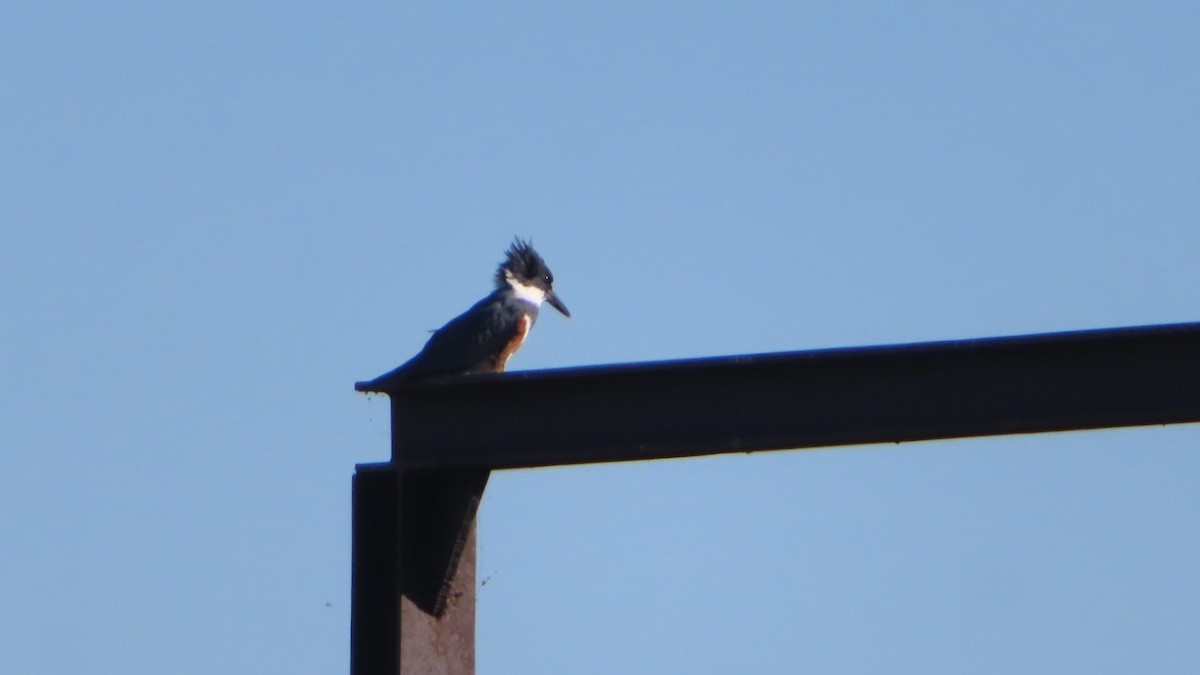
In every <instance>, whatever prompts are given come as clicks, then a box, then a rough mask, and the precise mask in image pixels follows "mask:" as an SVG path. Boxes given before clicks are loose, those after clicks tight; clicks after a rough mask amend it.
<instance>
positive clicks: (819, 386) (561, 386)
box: [360, 323, 1200, 469]
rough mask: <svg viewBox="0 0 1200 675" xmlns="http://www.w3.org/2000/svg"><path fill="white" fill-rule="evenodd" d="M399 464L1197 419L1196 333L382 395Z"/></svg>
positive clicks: (557, 459)
mask: <svg viewBox="0 0 1200 675" xmlns="http://www.w3.org/2000/svg"><path fill="white" fill-rule="evenodd" d="M360 390H372V391H382V392H385V393H387V394H388V395H389V396H390V397H391V401H392V443H393V461H394V462H396V464H397V465H399V466H402V467H410V468H442V467H482V468H492V469H504V468H513V467H529V466H551V465H559V464H578V463H584V462H611V461H624V460H639V459H658V458H667V457H687V456H698V455H708V454H717V453H726V452H747V451H754V450H776V449H786V448H811V447H822V446H836V445H849V444H859V443H881V442H902V441H917V440H926V439H936V438H954V437H966V436H987V435H997V434H1013V433H1029V432H1043V431H1065V430H1072V429H1093V428H1102V427H1121V426H1135V425H1148V424H1171V423H1178V422H1197V421H1200V323H1191V324H1174V325H1163V326H1147V327H1137V328H1116V329H1107V330H1091V331H1080V332H1070V333H1052V334H1042V335H1027V336H1019V337H1001V338H985V339H974V340H956V341H948V342H930V343H919V344H907V345H889V346H880V347H859V348H847V349H823V350H816V351H803V352H789V353H780V354H760V355H748V356H727V357H720V358H708V359H694V360H680V361H665V362H656V363H639V364H622V365H612V366H593V367H584V368H568V369H561V370H543V371H526V372H514V373H508V374H503V375H473V376H465V377H454V378H445V379H441V380H436V381H432V382H427V383H423V384H420V385H409V386H389V384H388V383H387V382H386V381H385V382H375V383H372V385H371V386H367V385H360Z"/></svg>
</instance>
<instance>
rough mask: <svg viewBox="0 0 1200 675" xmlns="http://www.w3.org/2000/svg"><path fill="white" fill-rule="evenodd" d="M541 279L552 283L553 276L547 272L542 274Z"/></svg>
mask: <svg viewBox="0 0 1200 675" xmlns="http://www.w3.org/2000/svg"><path fill="white" fill-rule="evenodd" d="M542 281H545V282H546V283H548V284H552V283H554V277H552V276H550V275H549V274H543V275H542Z"/></svg>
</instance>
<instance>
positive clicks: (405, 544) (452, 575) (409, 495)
mask: <svg viewBox="0 0 1200 675" xmlns="http://www.w3.org/2000/svg"><path fill="white" fill-rule="evenodd" d="M486 483H487V472H486V471H478V470H467V471H462V470H452V471H444V470H443V471H437V470H435V471H421V470H406V471H397V470H396V468H395V467H394V465H392V464H368V465H360V466H359V467H358V471H357V472H356V474H355V476H354V497H353V500H354V504H353V506H354V512H353V536H354V540H353V545H352V546H353V562H352V567H353V579H352V583H351V605H352V609H351V629H350V633H351V638H350V643H351V644H350V663H351V667H350V672H351V674H352V675H383V674H387V675H395V674H397V673H399V674H401V675H416V674H418V673H421V674H429V675H471V674H473V673H474V672H475V514H476V511H477V510H478V506H479V500H480V498H481V496H482V494H483V488H484V486H485V485H486Z"/></svg>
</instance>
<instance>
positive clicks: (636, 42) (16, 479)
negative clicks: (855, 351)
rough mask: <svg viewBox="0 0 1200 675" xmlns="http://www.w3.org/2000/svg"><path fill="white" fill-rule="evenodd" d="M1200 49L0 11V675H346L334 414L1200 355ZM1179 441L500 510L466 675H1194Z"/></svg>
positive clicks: (823, 22)
mask: <svg viewBox="0 0 1200 675" xmlns="http://www.w3.org/2000/svg"><path fill="white" fill-rule="evenodd" d="M1198 35H1200V6H1198V5H1196V3H1190V2H1174V3H1172V2H1150V3H1113V2H1053V1H1052V2H1045V1H1042V2H1028V3H1027V2H1005V3H992V4H984V3H844V2H828V3H804V2H739V3H721V4H717V3H692V4H690V5H684V4H680V3H670V4H667V3H645V2H636V3H633V2H604V3H562V2H526V3H515V4H513V3H507V4H504V5H503V6H501V5H500V4H499V3H488V4H484V3H471V4H457V3H403V4H402V3H356V4H353V5H341V6H330V5H327V4H324V3H305V2H287V3H280V2H259V3H241V2H237V3H234V2H213V3H203V4H199V3H182V4H181V3H165V4H164V3H149V2H111V3H51V2H37V3H26V2H17V3H8V4H7V5H6V6H5V8H4V9H3V10H0V87H2V89H0V91H2V92H3V100H2V102H0V172H2V173H0V227H2V234H3V236H2V238H0V285H2V286H0V345H2V347H3V349H2V350H0V368H2V370H0V375H2V377H0V420H2V424H0V550H2V556H0V569H2V572H0V599H2V602H0V636H3V637H2V639H0V672H3V673H13V674H17V673H20V674H22V675H40V674H54V675H57V674H65V673H90V674H96V675H101V674H114V675H118V674H119V675H129V674H131V673H136V674H141V673H172V674H175V675H190V674H202V673H203V674H205V675H207V674H210V673H282V672H288V673H314V674H316V673H321V674H327V673H343V672H346V670H347V668H348V649H349V647H348V643H349V588H350V566H349V562H350V476H351V474H352V472H353V467H354V465H355V463H359V462H373V461H382V460H384V459H385V458H386V457H387V455H388V407H387V401H386V399H384V398H382V397H374V398H369V397H365V396H362V395H358V394H355V393H354V392H353V390H352V384H353V382H354V381H355V380H358V379H364V378H369V377H372V376H375V375H378V374H380V373H382V372H384V371H386V370H388V369H390V368H392V367H393V366H395V365H397V364H399V363H400V362H402V361H404V360H405V359H407V358H408V357H409V356H411V355H412V354H413V353H414V352H416V350H417V349H419V348H420V346H421V345H422V344H423V341H424V340H425V338H426V337H427V331H428V330H429V329H432V328H436V327H438V326H440V325H441V324H442V323H443V322H444V321H446V320H447V319H449V318H451V317H452V316H454V315H455V314H457V313H458V312H460V311H461V310H463V309H465V308H466V307H467V306H469V305H470V304H471V303H472V302H474V301H475V300H477V299H478V298H479V297H481V296H483V295H484V294H485V293H487V292H488V290H489V289H490V284H491V275H492V272H493V269H494V265H495V264H496V263H497V262H498V261H499V259H500V257H501V254H502V252H503V250H504V248H505V246H506V245H507V244H508V242H509V241H510V240H511V239H512V237H513V236H514V235H518V234H519V235H523V236H533V237H534V240H535V243H536V244H537V246H538V248H539V249H540V250H541V252H542V253H543V254H544V255H545V257H546V259H547V261H548V262H549V263H550V265H551V267H552V268H553V270H554V272H555V274H556V277H557V287H558V290H559V292H560V293H561V295H562V297H563V299H564V300H565V301H566V302H567V304H568V305H569V307H570V308H571V310H572V312H573V313H574V318H572V319H570V320H566V319H563V318H562V317H560V316H558V315H557V314H554V313H553V312H550V311H547V312H544V313H543V315H542V319H541V321H540V322H539V324H538V326H537V329H536V330H535V331H534V334H533V335H532V337H531V338H530V340H529V341H528V342H527V343H526V346H525V348H524V349H523V350H522V351H521V353H520V354H519V355H518V356H517V357H516V358H515V359H514V360H513V361H512V362H511V363H510V366H511V368H512V369H536V368H548V367H562V366H574V365H584V364H599V363H615V362H629V361H641V360H649V359H670V358H683V357H695V356H710V355H722V354H736V353H754V352H770V351H784V350H796V349H809V348H820V347H834V346H852V345H870V344H884V343H896V342H910V341H925V340H938V339H949V338H965V337H981V336H993V335H1007V334H1021V333H1031V332H1043V331H1059V330H1071V329H1084V328H1100V327H1109V326H1121V325H1136V324H1153V323H1168V322H1179V321H1192V320H1196V319H1200V309H1198V306H1197V290H1196V289H1197V288H1198V287H1200V189H1198V187H1200V39H1198V38H1197V36H1198ZM1198 446H1200V427H1197V426H1188V425H1185V426H1178V427H1168V428H1146V429H1131V430H1117V431H1102V432H1087V433H1068V434H1053V435H1040V436H1023V437H1001V438H990V439H979V440H970V441H945V442H934V443H917V444H906V445H900V446H894V445H888V446H870V447H862V448H845V449H838V450H819V451H804V452H776V453H762V454H755V455H749V456H747V455H735V456H728V457H718V458H707V459H697V460H683V461H662V462H649V463H630V464H614V465H605V466H586V467H576V468H569V469H543V470H529V471H514V472H503V473H498V474H496V475H494V476H493V478H492V482H491V484H490V485H489V487H488V491H487V494H486V496H485V499H484V503H483V506H482V510H481V513H480V526H481V540H480V556H481V557H480V562H479V576H480V581H481V582H482V581H486V584H485V585H483V586H481V587H480V589H479V626H478V659H479V669H480V672H481V673H546V674H557V673H577V674H590V673H596V674H600V673H605V674H607V673H781V672H823V673H833V672H844V673H922V674H927V673H964V672H972V673H1063V672H1087V673H1130V672H1156V673H1168V672H1170V673H1184V672H1196V671H1197V669H1200V640H1198V639H1197V635H1200V578H1198V568H1200V566H1198V564H1197V561H1198V560H1200V540H1198V536H1197V535H1198V534H1200V494H1198V490H1197V486H1198V485H1200V447H1198Z"/></svg>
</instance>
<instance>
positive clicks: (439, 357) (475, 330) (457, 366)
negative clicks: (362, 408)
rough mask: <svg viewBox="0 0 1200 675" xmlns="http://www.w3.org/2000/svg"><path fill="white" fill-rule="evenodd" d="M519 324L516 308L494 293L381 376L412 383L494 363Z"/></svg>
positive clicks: (442, 328) (436, 332) (456, 318)
mask: <svg viewBox="0 0 1200 675" xmlns="http://www.w3.org/2000/svg"><path fill="white" fill-rule="evenodd" d="M520 325H521V321H520V312H519V310H518V309H517V308H515V307H512V306H511V305H510V304H508V303H505V302H503V299H502V298H501V297H500V296H498V295H497V294H492V295H489V296H488V297H486V298H484V299H483V300H480V301H479V302H477V303H475V305H474V306H473V307H471V309H468V310H467V311H466V312H463V313H462V314H460V315H458V316H457V317H455V318H453V319H451V320H450V322H449V323H447V324H446V325H445V326H442V327H441V328H439V329H437V330H436V331H434V333H433V335H432V336H430V338H429V341H428V342H426V343H425V347H424V348H422V349H421V351H420V353H418V354H417V355H416V356H414V357H413V358H412V359H410V360H409V361H408V362H407V363H405V364H404V365H402V366H400V367H399V368H397V369H396V370H394V371H392V373H389V374H388V375H385V376H384V377H385V378H388V379H392V378H393V377H394V378H397V381H399V382H414V381H417V380H420V379H423V378H426V377H434V376H437V375H458V374H463V373H468V372H478V371H479V370H480V369H481V366H484V365H485V364H487V363H489V362H491V363H494V361H495V359H496V358H497V357H498V356H499V355H500V353H501V352H503V351H504V349H505V347H506V346H507V345H508V343H509V342H510V341H511V340H512V339H513V337H514V336H515V335H516V333H517V330H518V328H519V327H520ZM484 369H486V368H484ZM381 379H382V378H381Z"/></svg>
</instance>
